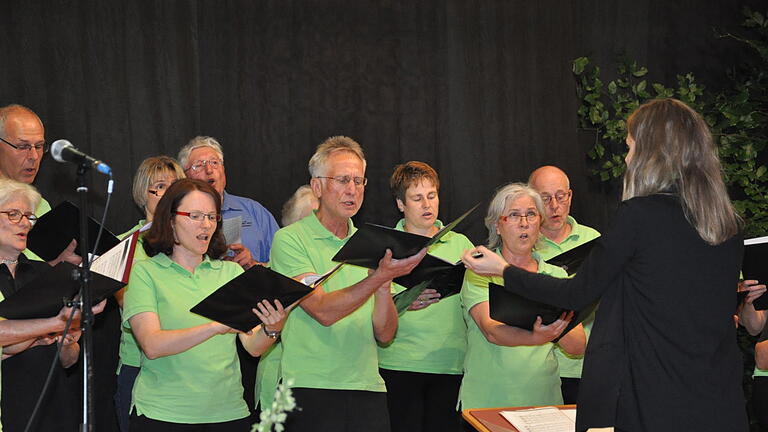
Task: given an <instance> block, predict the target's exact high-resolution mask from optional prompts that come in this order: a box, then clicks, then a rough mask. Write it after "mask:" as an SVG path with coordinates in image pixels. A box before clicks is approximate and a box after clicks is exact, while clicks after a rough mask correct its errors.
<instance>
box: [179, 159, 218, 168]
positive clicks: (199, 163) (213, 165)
mask: <svg viewBox="0 0 768 432" xmlns="http://www.w3.org/2000/svg"><path fill="white" fill-rule="evenodd" d="M206 165H208V166H210V167H211V169H219V167H222V166H224V161H221V160H219V159H210V160H201V161H197V162H195V163H193V164H192V166H191V167H189V168H187V171H189V170H192V171H202V170H204V169H205V166H206Z"/></svg>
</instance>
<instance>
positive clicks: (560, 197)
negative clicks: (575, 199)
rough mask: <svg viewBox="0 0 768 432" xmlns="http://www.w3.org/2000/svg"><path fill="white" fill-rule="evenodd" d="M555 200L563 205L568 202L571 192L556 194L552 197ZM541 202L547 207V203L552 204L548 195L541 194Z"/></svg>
mask: <svg viewBox="0 0 768 432" xmlns="http://www.w3.org/2000/svg"><path fill="white" fill-rule="evenodd" d="M554 198H555V200H557V202H558V203H560V204H565V203H566V202H568V200H569V199H571V191H568V192H557V193H555V196H554ZM541 200H542V201H543V202H544V204H547V205H549V203H551V202H552V195H549V194H541Z"/></svg>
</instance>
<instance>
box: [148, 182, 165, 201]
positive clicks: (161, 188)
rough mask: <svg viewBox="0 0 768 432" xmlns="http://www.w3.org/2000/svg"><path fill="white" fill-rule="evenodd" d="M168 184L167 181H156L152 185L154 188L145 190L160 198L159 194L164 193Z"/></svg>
mask: <svg viewBox="0 0 768 432" xmlns="http://www.w3.org/2000/svg"><path fill="white" fill-rule="evenodd" d="M168 186H170V185H169V184H168V183H164V182H158V183H155V184H154V185H152V187H153V188H154V189H147V192H149V193H151V194H152V195H154V196H156V197H158V198H160V197H161V196H163V195H165V192H166V191H167V190H168Z"/></svg>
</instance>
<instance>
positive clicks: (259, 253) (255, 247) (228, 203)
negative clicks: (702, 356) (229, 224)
mask: <svg viewBox="0 0 768 432" xmlns="http://www.w3.org/2000/svg"><path fill="white" fill-rule="evenodd" d="M238 216H240V217H241V218H242V219H243V225H242V233H241V239H242V241H241V243H242V244H243V245H244V246H245V247H247V248H248V249H250V251H251V256H252V257H253V259H255V260H256V261H259V262H267V261H269V250H270V249H271V248H272V238H273V237H274V236H275V232H277V230H278V229H279V228H280V227H279V226H278V225H277V221H275V217H274V216H272V213H270V212H269V210H267V209H266V208H264V206H263V205H261V204H259V203H258V202H256V201H254V200H252V199H250V198H245V197H239V196H236V195H231V194H229V193H227V191H224V202H222V204H221V217H222V219H231V218H235V217H238Z"/></svg>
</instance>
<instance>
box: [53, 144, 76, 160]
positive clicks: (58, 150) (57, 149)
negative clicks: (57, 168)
mask: <svg viewBox="0 0 768 432" xmlns="http://www.w3.org/2000/svg"><path fill="white" fill-rule="evenodd" d="M66 147H73V146H72V143H71V142H69V141H67V140H65V139H60V140H56V141H54V142H53V144H51V156H52V157H53V159H55V160H56V161H58V162H66V161H65V160H64V157H63V156H62V152H63V151H64V149H65V148H66Z"/></svg>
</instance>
